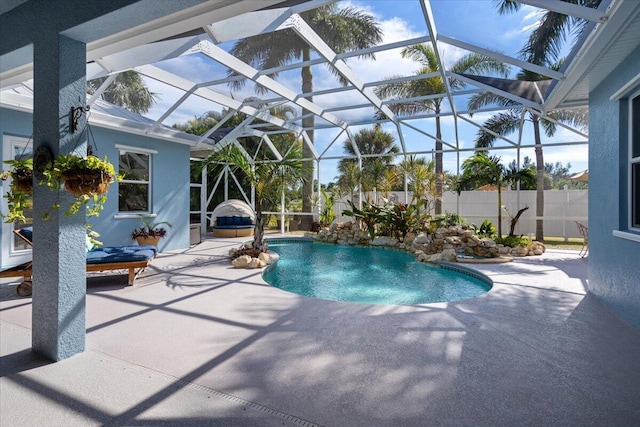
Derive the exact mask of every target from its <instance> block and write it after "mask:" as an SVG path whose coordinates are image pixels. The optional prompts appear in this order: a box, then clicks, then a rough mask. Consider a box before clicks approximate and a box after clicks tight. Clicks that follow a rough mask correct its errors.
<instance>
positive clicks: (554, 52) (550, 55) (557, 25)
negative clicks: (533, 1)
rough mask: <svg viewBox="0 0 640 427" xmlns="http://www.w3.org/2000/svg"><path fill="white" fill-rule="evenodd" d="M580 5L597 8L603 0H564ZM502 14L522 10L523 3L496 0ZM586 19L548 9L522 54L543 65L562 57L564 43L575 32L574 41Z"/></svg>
mask: <svg viewBox="0 0 640 427" xmlns="http://www.w3.org/2000/svg"><path fill="white" fill-rule="evenodd" d="M564 1H566V2H568V3H573V4H576V5H580V6H585V7H591V8H594V9H595V8H597V7H598V6H600V3H601V1H602V0H564ZM495 3H496V6H497V7H498V12H499V13H500V14H501V15H504V14H507V13H513V12H517V11H519V10H520V7H522V4H521V3H519V2H516V1H514V0H496V2H495ZM587 22H588V21H586V20H585V19H582V18H576V17H573V16H568V15H563V14H562V13H557V12H552V11H548V12H546V13H545V14H544V16H543V17H542V19H540V25H538V27H537V28H536V29H535V30H534V31H533V32H531V34H530V35H529V40H528V41H527V44H526V45H525V47H524V48H523V49H522V50H521V51H520V54H521V56H522V57H523V58H525V59H526V60H527V61H528V62H531V63H533V64H538V65H542V64H545V63H547V62H555V61H558V60H559V59H560V51H561V49H562V43H563V42H564V41H565V40H566V38H567V35H570V34H573V35H574V36H575V37H574V41H575V39H576V38H577V36H578V35H579V34H580V33H581V32H582V30H583V29H584V28H585V26H586V25H587Z"/></svg>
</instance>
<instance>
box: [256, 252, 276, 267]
mask: <svg viewBox="0 0 640 427" xmlns="http://www.w3.org/2000/svg"><path fill="white" fill-rule="evenodd" d="M258 259H259V260H260V261H262V262H264V263H265V264H266V265H270V264H273V258H272V257H271V254H268V253H266V252H261V253H260V255H258Z"/></svg>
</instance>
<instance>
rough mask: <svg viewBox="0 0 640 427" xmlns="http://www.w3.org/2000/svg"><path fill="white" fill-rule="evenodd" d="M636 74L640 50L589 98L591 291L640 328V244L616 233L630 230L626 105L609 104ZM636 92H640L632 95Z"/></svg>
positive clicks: (629, 57) (616, 102)
mask: <svg viewBox="0 0 640 427" xmlns="http://www.w3.org/2000/svg"><path fill="white" fill-rule="evenodd" d="M638 70H640V47H638V48H636V50H635V51H634V52H633V53H632V54H631V55H629V56H628V57H627V59H626V60H625V61H624V62H623V63H622V64H621V65H620V66H619V67H618V68H617V69H616V70H615V71H614V72H612V73H611V74H610V75H609V76H608V77H607V78H606V79H605V80H604V81H603V82H602V83H601V84H600V85H599V86H598V87H597V88H596V89H595V90H593V91H592V92H591V94H590V97H589V139H590V141H589V178H590V179H589V191H590V193H591V197H590V198H589V222H590V223H591V225H592V226H591V227H590V228H589V283H588V289H589V291H590V292H591V293H593V294H594V295H595V296H597V297H598V298H599V299H600V300H601V301H603V302H604V303H605V304H606V305H607V306H609V307H610V308H611V309H612V310H613V311H614V312H616V313H617V314H618V315H619V316H620V317H622V318H623V319H625V320H626V321H627V322H629V323H630V324H631V325H633V326H634V327H636V328H638V329H640V262H639V261H640V242H635V241H631V240H627V239H623V238H620V237H616V236H614V235H613V231H614V230H624V229H626V228H627V214H626V212H627V206H628V200H627V199H628V189H627V180H628V178H627V176H628V175H627V160H626V159H627V155H628V145H627V144H628V141H627V140H628V116H627V115H626V113H625V110H626V107H625V104H624V103H625V102H627V100H626V99H623V100H620V101H612V100H610V97H611V95H612V94H614V93H615V92H616V91H617V90H619V89H620V88H621V87H622V86H624V85H625V84H626V83H627V82H629V81H631V80H632V79H633V78H634V77H635V76H636V75H637V74H638ZM634 90H635V91H637V90H638V88H637V87H636V88H631V90H630V92H633V91H634Z"/></svg>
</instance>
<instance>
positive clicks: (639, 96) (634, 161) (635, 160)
mask: <svg viewBox="0 0 640 427" xmlns="http://www.w3.org/2000/svg"><path fill="white" fill-rule="evenodd" d="M634 100H637V101H639V102H640V90H639V91H637V92H635V93H634V94H632V95H631V96H629V133H628V138H629V144H628V145H629V147H628V148H629V152H628V156H627V168H628V179H627V182H628V184H629V212H628V218H629V220H628V224H627V226H628V227H629V230H632V231H635V232H638V233H640V224H635V225H634V223H633V213H634V212H633V207H634V205H635V203H636V200H635V198H636V197H640V189H636V194H634V191H633V190H634V189H633V181H632V180H633V166H634V165H640V153H638V155H637V156H636V157H633V136H634V132H638V133H640V125H636V128H635V129H634V126H633V101H634Z"/></svg>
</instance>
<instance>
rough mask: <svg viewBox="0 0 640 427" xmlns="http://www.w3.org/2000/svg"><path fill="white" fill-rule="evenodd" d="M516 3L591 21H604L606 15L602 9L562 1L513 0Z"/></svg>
mask: <svg viewBox="0 0 640 427" xmlns="http://www.w3.org/2000/svg"><path fill="white" fill-rule="evenodd" d="M515 1H517V2H518V3H522V4H528V5H529V6H533V7H537V8H539V9H545V10H550V11H551V12H557V13H561V14H563V15H569V16H575V17H576V18H582V19H586V20H587V21H593V22H604V21H605V20H606V15H605V13H604V12H603V11H601V10H598V9H594V8H591V7H586V6H579V5H577V4H572V3H568V2H564V1H550V0H515Z"/></svg>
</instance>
